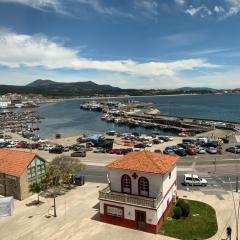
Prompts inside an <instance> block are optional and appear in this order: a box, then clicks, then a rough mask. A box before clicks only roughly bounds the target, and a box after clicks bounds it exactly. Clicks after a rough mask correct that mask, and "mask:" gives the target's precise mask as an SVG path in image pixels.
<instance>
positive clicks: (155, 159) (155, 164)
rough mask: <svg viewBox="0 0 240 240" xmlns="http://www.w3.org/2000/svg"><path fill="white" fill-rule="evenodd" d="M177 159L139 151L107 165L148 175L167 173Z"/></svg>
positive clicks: (172, 156)
mask: <svg viewBox="0 0 240 240" xmlns="http://www.w3.org/2000/svg"><path fill="white" fill-rule="evenodd" d="M177 160H178V157H177V156H175V155H165V154H161V153H154V152H147V151H140V152H131V153H129V154H127V155H125V156H123V157H120V158H118V159H117V160H115V161H113V162H112V163H110V164H108V165H107V167H108V168H115V169H125V170H132V171H139V172H148V173H158V174H165V173H167V172H168V171H169V170H170V169H171V168H172V166H173V165H174V164H175V163H176V161H177Z"/></svg>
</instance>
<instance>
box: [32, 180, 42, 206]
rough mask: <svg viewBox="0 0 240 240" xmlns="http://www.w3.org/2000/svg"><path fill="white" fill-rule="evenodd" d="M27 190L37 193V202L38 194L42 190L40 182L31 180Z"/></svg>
mask: <svg viewBox="0 0 240 240" xmlns="http://www.w3.org/2000/svg"><path fill="white" fill-rule="evenodd" d="M29 191H30V192H31V193H37V203H38V204H39V202H40V201H39V194H40V193H41V191H42V185H41V182H33V183H32V184H30V185H29Z"/></svg>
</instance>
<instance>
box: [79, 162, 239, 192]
mask: <svg viewBox="0 0 240 240" xmlns="http://www.w3.org/2000/svg"><path fill="white" fill-rule="evenodd" d="M107 173H108V170H107V168H105V167H99V166H87V167H86V169H85V170H84V172H83V174H84V175H85V178H86V181H89V182H97V183H106V184H107V183H108V180H107ZM185 173H186V172H185V171H178V175H177V185H178V189H184V190H189V191H202V192H204V193H205V194H215V195H219V196H221V195H222V194H224V193H226V191H230V190H235V189H236V176H235V175H234V174H227V175H218V174H212V173H201V174H199V177H203V178H206V180H207V181H208V185H207V187H199V186H193V187H192V186H188V187H186V186H184V185H183V184H182V182H183V177H184V174H185ZM237 175H238V186H239V189H240V173H239V172H238V174H237Z"/></svg>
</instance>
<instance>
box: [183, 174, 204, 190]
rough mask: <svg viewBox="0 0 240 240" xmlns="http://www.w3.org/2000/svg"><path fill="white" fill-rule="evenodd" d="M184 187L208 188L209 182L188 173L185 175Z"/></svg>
mask: <svg viewBox="0 0 240 240" xmlns="http://www.w3.org/2000/svg"><path fill="white" fill-rule="evenodd" d="M183 183H184V185H186V186H204V187H205V186H207V180H206V179H204V178H200V177H198V175H196V174H191V173H187V174H184V180H183Z"/></svg>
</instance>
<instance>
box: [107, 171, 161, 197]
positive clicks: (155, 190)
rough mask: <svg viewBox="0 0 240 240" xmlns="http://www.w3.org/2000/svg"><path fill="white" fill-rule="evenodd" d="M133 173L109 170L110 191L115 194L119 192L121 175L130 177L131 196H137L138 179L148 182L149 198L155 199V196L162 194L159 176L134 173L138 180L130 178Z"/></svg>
mask: <svg viewBox="0 0 240 240" xmlns="http://www.w3.org/2000/svg"><path fill="white" fill-rule="evenodd" d="M133 173H134V171H128V170H121V169H110V181H111V190H112V191H115V192H121V177H122V175H124V174H127V175H128V176H130V177H131V182H132V194H135V195H138V179H139V178H140V177H146V178H147V179H148V181H149V197H157V195H158V194H159V193H161V192H162V175H161V174H152V173H144V172H136V173H137V175H138V178H137V179H134V178H133V177H132V175H133Z"/></svg>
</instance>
